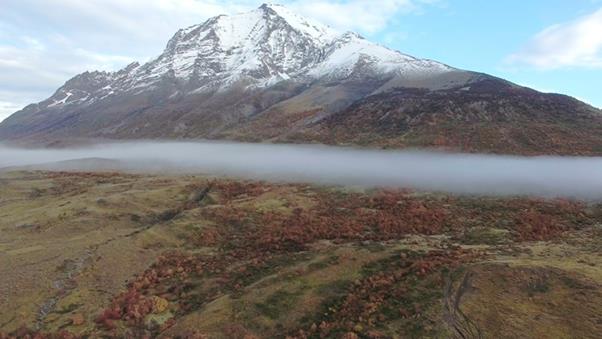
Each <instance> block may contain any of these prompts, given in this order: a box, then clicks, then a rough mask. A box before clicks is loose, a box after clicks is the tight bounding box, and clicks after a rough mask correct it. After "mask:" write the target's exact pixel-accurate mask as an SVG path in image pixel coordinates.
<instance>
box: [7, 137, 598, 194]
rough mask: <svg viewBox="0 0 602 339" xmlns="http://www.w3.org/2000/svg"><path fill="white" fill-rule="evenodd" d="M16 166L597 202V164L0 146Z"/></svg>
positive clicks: (309, 149) (331, 151) (304, 151)
mask: <svg viewBox="0 0 602 339" xmlns="http://www.w3.org/2000/svg"><path fill="white" fill-rule="evenodd" d="M23 166H31V168H39V169H49V168H50V169H55V170H61V169H64V170H125V171H135V172H148V173H154V172H161V171H167V172H171V173H204V174H214V175H229V176H236V177H244V178H251V179H266V180H272V181H292V182H312V183H321V184H344V185H363V186H394V187H408V188H416V189H422V190H434V191H446V192H452V193H466V194H487V195H524V194H527V195H537V196H545V197H556V196H562V197H575V198H581V199H602V158H577V157H532V158H529V157H514V156H495V155H472V154H471V155H469V154H446V153H431V152H417V151H413V152H403V151H378V150H357V149H350V148H337V147H326V146H307V145H265V144H240V143H210V142H207V143H180V142H129V143H114V144H106V145H98V146H94V147H86V148H74V149H61V150H49V149H43V150H42V149H41V150H31V149H17V148H10V147H6V146H1V145H0V168H6V167H23Z"/></svg>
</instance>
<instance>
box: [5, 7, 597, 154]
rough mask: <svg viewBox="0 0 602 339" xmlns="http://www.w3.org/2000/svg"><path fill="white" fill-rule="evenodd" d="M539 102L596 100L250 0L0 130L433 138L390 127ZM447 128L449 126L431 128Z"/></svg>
mask: <svg viewBox="0 0 602 339" xmlns="http://www.w3.org/2000/svg"><path fill="white" fill-rule="evenodd" d="M500 90H502V91H500ZM525 93H530V94H529V95H526V94H525ZM534 96H535V97H538V98H541V100H542V102H545V104H543V106H538V107H539V109H538V108H537V107H534V106H533V105H535V106H537V105H539V104H537V103H532V102H531V101H530V100H531V99H532V97H534ZM532 108H535V110H536V112H533V111H532V110H531V109H532ZM373 109H376V110H378V114H376V113H374V112H373ZM409 111H411V112H412V113H407V112H409ZM403 112H406V113H403ZM404 114H405V115H404ZM408 114H409V115H408ZM547 114H551V116H553V117H558V116H563V117H564V118H563V121H565V120H566V123H567V124H568V125H566V126H570V125H571V124H572V122H573V118H575V119H576V120H579V121H589V120H588V119H593V120H591V121H592V123H590V125H592V124H593V125H594V126H596V124H597V126H599V121H600V120H599V119H598V117H599V116H600V112H599V111H598V110H596V109H594V108H592V107H589V106H587V105H585V104H582V103H580V102H577V101H575V100H572V99H569V98H567V97H563V96H557V95H545V94H541V93H537V92H534V91H531V90H528V89H525V88H522V87H519V86H515V85H513V84H510V83H508V82H505V81H503V80H500V79H496V78H493V77H490V76H488V75H484V74H479V73H474V72H468V71H463V70H458V69H455V68H452V67H449V66H447V65H444V64H441V63H438V62H435V61H431V60H424V59H417V58H414V57H411V56H408V55H405V54H402V53H400V52H397V51H394V50H390V49H388V48H386V47H383V46H380V45H378V44H374V43H371V42H369V41H367V40H366V39H364V38H362V37H361V36H359V35H358V34H355V33H352V32H347V33H342V34H340V33H338V32H336V31H334V30H332V29H330V28H328V27H326V26H323V25H321V24H318V23H314V22H312V21H310V20H307V19H304V18H302V17H299V16H298V15H296V14H294V13H292V12H291V11H289V10H288V9H286V8H284V7H282V6H278V5H262V6H261V7H260V8H258V9H256V10H254V11H251V12H248V13H243V14H238V15H234V16H218V17H215V18H211V19H209V20H207V21H206V22H204V23H203V24H200V25H196V26H192V27H188V28H186V29H181V30H179V31H178V32H177V33H176V34H175V35H174V37H173V38H172V39H171V40H170V41H169V42H168V44H167V47H166V48H165V50H164V52H163V53H162V54H161V55H160V56H158V57H157V58H156V59H154V60H152V61H150V62H148V63H146V64H144V65H140V64H138V63H133V64H131V65H129V66H127V67H125V68H124V69H122V70H120V71H117V72H113V73H108V72H86V73H83V74H80V75H77V76H76V77H74V78H73V79H71V80H69V81H67V83H65V85H64V86H63V87H61V88H59V89H58V90H57V92H56V93H55V94H54V95H53V96H52V97H50V98H49V99H47V100H44V101H42V102H40V103H37V104H33V105H29V106H28V107H26V108H25V109H23V110H22V111H20V112H17V113H15V114H14V115H13V116H11V117H10V118H8V119H7V120H5V121H4V122H3V123H2V124H0V140H21V141H23V140H27V141H29V140H35V141H37V142H39V141H48V142H50V141H54V140H62V139H69V138H117V139H132V138H230V139H243V140H266V139H275V140H289V141H290V140H295V141H303V142H314V141H320V142H325V141H326V142H333V143H341V142H342V143H369V144H374V145H390V146H408V145H412V146H433V145H432V143H430V142H425V143H421V142H419V141H416V140H417V139H416V140H414V141H412V142H407V140H406V141H403V142H400V140H401V139H400V137H401V136H402V135H403V134H404V133H406V134H407V132H408V131H409V130H408V129H407V128H406V127H407V126H410V127H411V129H412V131H419V130H420V128H418V127H420V126H422V127H425V126H431V127H432V126H434V125H437V124H438V123H439V122H441V121H446V122H449V121H454V123H455V125H454V126H457V127H458V128H460V127H462V126H463V125H462V124H472V125H473V126H474V124H476V123H493V122H496V121H498V120H499V119H500V118H501V117H503V118H504V119H506V120H507V122H508V123H510V124H512V123H513V122H514V121H520V123H521V126H523V125H524V124H529V123H530V122H531V121H535V120H530V119H531V118H533V119H535V118H537V119H540V118H542V119H544V120H545V119H546V116H547ZM534 115H537V116H534ZM376 116H379V118H376ZM392 119H393V120H394V121H393V120H392ZM429 119H430V120H429ZM450 119H451V120H450ZM537 119H536V120H537ZM584 119H585V120H584ZM548 120H549V119H548ZM552 120H554V123H557V121H558V120H557V119H556V118H554V119H552ZM537 121H539V120H537ZM404 126H406V127H404ZM437 127H440V126H438V125H437ZM454 128H455V127H454ZM569 128H570V127H569ZM429 129H430V127H429ZM361 130H363V132H360V131H361ZM431 130H433V131H434V130H437V129H431ZM465 130H470V129H465ZM335 132H336V135H337V137H335V136H334V134H333V133H335ZM448 132H449V133H452V134H453V133H454V132H453V128H451V130H445V131H444V130H439V132H437V133H448ZM358 133H361V134H362V137H361V138H359V137H358ZM427 134H428V133H427ZM452 136H453V135H452ZM438 137H442V138H446V137H449V135H438ZM571 137H573V136H571ZM427 139H428V138H427ZM594 139H595V138H594ZM440 140H442V139H440ZM590 141H591V142H594V141H593V140H590ZM479 142H480V141H478V140H477V142H476V143H474V146H475V147H474V148H476V149H477V150H478V149H479V148H481V147H480V146H479ZM588 142H589V141H588ZM596 142H597V141H596ZM452 144H453V143H452ZM452 146H454V147H459V148H460V149H471V150H472V146H471V147H464V146H463V145H456V144H454V145H452ZM591 146H592V147H591V148H592V149H593V148H595V147H594V145H591ZM483 150H488V149H486V148H484V149H483ZM492 150H494V149H492ZM494 151H495V150H494Z"/></svg>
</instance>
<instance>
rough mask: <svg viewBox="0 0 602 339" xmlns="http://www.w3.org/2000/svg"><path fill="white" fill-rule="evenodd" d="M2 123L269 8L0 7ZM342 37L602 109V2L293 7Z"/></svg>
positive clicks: (182, 2)
mask: <svg viewBox="0 0 602 339" xmlns="http://www.w3.org/2000/svg"><path fill="white" fill-rule="evenodd" d="M0 2H1V9H0V120H2V119H3V118H5V117H6V116H8V115H9V114H11V113H13V112H14V111H17V110H18V109H20V108H22V107H23V106H25V105H27V104H29V103H33V102H38V101H41V100H43V99H45V98H47V97H49V96H50V95H51V94H52V93H53V92H54V91H55V90H56V89H57V88H58V87H59V86H61V85H62V84H63V83H64V82H65V81H66V80H68V79H69V78H71V77H73V76H74V75H76V74H78V73H81V72H84V71H86V70H118V69H120V68H122V67H123V66H125V65H127V64H128V63H130V62H132V61H142V62H144V61H148V60H149V59H151V58H152V57H155V56H157V55H158V54H160V53H161V51H162V50H163V48H164V46H165V44H166V43H167V40H168V39H169V38H170V37H171V36H172V35H173V34H174V33H175V32H176V30H177V29H178V28H181V27H187V26H190V25H193V24H197V23H200V22H203V21H204V20H206V19H207V18H209V17H211V16H215V15H218V14H231V13H237V12H242V11H246V10H250V9H253V8H256V7H258V6H259V5H260V4H261V3H262V2H263V1H251V0H229V1H216V0H208V1H200V0H127V1H124V0H86V1H82V0H0ZM281 3H283V4H285V5H287V6H288V7H290V8H292V9H294V10H296V11H298V12H299V13H300V14H302V15H305V16H308V17H312V18H314V19H317V20H318V21H322V22H323V23H325V24H328V25H330V26H332V27H334V28H336V29H339V30H341V31H345V30H353V31H357V32H359V33H361V34H363V35H364V36H366V37H367V38H369V39H370V40H373V41H376V42H380V43H382V44H384V45H386V46H389V47H391V48H394V49H398V50H400V51H402V52H405V53H408V54H412V55H414V56H417V57H423V58H430V59H435V60H438V61H441V62H444V63H447V64H449V65H452V66H455V67H459V68H464V69H470V70H475V71H481V72H486V73H490V74H493V75H497V76H501V77H504V78H506V79H509V80H511V81H514V82H517V83H519V84H522V85H528V86H531V87H534V88H536V89H539V90H542V91H550V92H559V93H565V94H569V95H572V96H575V97H577V98H579V99H581V100H584V101H587V102H589V103H591V104H593V105H595V106H597V107H602V95H601V94H600V93H601V92H600V88H602V0H505V1H474V0H381V1H374V0H331V1H327V0H303V1H301V0H296V1H295V0H293V1H281Z"/></svg>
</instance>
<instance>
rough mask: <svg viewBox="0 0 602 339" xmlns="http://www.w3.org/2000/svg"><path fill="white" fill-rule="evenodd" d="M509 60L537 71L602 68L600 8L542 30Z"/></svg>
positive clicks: (601, 20)
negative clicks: (534, 68)
mask: <svg viewBox="0 0 602 339" xmlns="http://www.w3.org/2000/svg"><path fill="white" fill-rule="evenodd" d="M508 61H509V62H510V63H514V64H526V65H530V66H534V67H537V68H540V69H557V68H564V67H586V68H602V8H601V9H599V10H597V11H596V12H594V13H591V14H589V15H586V16H583V17H581V18H578V19H577V20H574V21H571V22H567V23H563V24H557V25H553V26H550V27H548V28H546V29H544V30H543V31H541V32H539V33H538V34H537V35H535V36H534V37H533V38H532V39H531V41H530V42H529V43H528V44H527V45H526V46H525V47H524V48H523V49H522V50H521V51H519V52H518V53H516V54H513V55H511V56H510V57H509V58H508Z"/></svg>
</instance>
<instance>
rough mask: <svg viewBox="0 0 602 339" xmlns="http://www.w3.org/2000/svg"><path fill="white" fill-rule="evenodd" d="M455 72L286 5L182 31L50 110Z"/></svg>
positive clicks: (80, 79) (75, 85)
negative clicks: (166, 93) (144, 95)
mask: <svg viewBox="0 0 602 339" xmlns="http://www.w3.org/2000/svg"><path fill="white" fill-rule="evenodd" d="M452 70H453V69H452V68H450V67H448V66H446V65H443V64H441V63H438V62H434V61H429V60H421V59H417V58H414V57H411V56H409V55H405V54H402V53H400V52H398V51H394V50H391V49H388V48H386V47H383V46H380V45H378V44H375V43H372V42H370V41H368V40H366V39H364V38H363V37H361V36H360V35H358V34H355V33H352V32H346V33H338V32H336V31H334V30H333V29H331V28H329V27H327V26H324V25H321V24H319V23H316V22H312V21H311V20H308V19H305V18H302V17H300V16H298V15H296V14H295V13H293V12H291V11H290V10H288V9H287V8H285V7H283V6H280V5H268V4H264V5H262V6H261V7H260V8H258V9H256V10H253V11H251V12H248V13H242V14H237V15H232V16H227V15H221V16H217V17H214V18H211V19H209V20H207V21H206V22H204V23H202V24H199V25H195V26H191V27H188V28H185V29H181V30H179V31H178V32H177V33H176V34H175V35H174V36H173V38H171V40H170V41H169V42H168V44H167V47H166V48H165V50H164V52H163V53H162V54H161V55H160V56H159V57H157V58H155V59H154V60H152V61H150V62H148V63H147V64H144V65H140V64H138V63H133V64H131V65H129V66H127V67H126V68H124V69H122V70H120V71H118V72H115V73H107V72H93V73H84V74H81V75H79V76H77V77H75V78H74V79H72V80H70V81H69V82H67V84H65V86H64V87H63V88H61V89H60V90H59V91H58V93H57V94H56V95H55V96H53V98H51V100H50V101H49V102H45V103H43V105H42V107H44V105H46V107H56V106H60V105H69V104H83V103H93V102H96V101H99V100H103V99H106V98H108V97H110V96H116V95H119V94H121V93H125V92H142V91H148V90H153V89H157V88H160V87H161V86H162V85H163V84H164V82H166V81H171V82H173V83H176V84H177V86H176V87H175V88H173V93H172V95H178V94H182V93H184V94H186V93H191V92H194V93H198V92H203V91H213V90H216V89H217V90H226V89H228V88H229V87H231V86H233V85H236V84H244V85H245V86H246V87H256V88H261V87H268V86H272V85H275V84H278V83H279V82H282V81H289V80H295V81H299V82H311V81H316V80H320V79H329V80H334V79H345V78H347V77H349V76H350V75H352V74H353V73H354V72H360V71H362V72H370V73H371V74H381V75H384V74H391V73H396V74H398V75H406V76H412V75H413V76H420V75H426V74H440V73H445V72H450V71H452Z"/></svg>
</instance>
